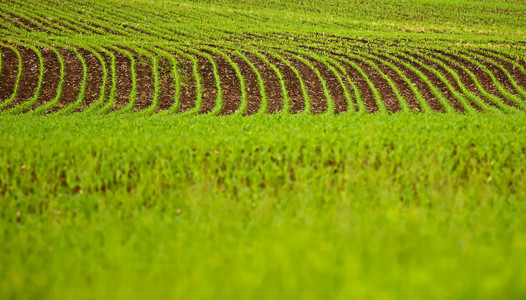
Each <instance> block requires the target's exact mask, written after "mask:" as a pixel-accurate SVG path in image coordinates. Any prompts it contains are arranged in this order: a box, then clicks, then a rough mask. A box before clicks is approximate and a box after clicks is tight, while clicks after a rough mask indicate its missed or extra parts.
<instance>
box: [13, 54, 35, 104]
mask: <svg viewBox="0 0 526 300" xmlns="http://www.w3.org/2000/svg"><path fill="white" fill-rule="evenodd" d="M17 48H18V51H20V55H21V57H22V75H21V77H20V82H19V84H18V90H17V93H16V97H15V99H14V101H13V102H12V103H11V104H10V105H9V107H10V108H11V107H14V106H16V105H18V104H21V103H22V102H26V101H28V100H29V99H30V98H31V97H32V96H33V94H34V92H35V89H36V87H37V83H38V75H39V72H40V67H39V62H38V56H37V54H36V53H35V52H33V51H32V50H30V49H28V48H25V47H17Z"/></svg>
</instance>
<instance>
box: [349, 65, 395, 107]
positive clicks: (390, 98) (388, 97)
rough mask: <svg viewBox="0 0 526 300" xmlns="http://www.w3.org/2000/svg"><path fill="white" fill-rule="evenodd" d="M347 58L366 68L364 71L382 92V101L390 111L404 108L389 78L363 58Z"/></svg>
mask: <svg viewBox="0 0 526 300" xmlns="http://www.w3.org/2000/svg"><path fill="white" fill-rule="evenodd" d="M347 58H348V59H349V60H351V61H353V62H354V63H355V64H357V65H358V66H360V67H361V68H362V69H363V70H364V72H365V73H366V74H368V75H369V78H370V80H371V82H372V83H373V84H374V86H375V87H376V88H377V89H378V91H379V92H380V95H381V98H382V101H384V103H385V107H386V108H387V110H388V111H390V112H397V111H400V110H401V109H402V108H401V107H400V103H398V99H397V98H396V94H395V93H394V92H393V89H391V87H390V86H389V83H388V82H387V80H385V79H384V78H383V77H382V75H380V73H378V72H377V71H376V70H375V69H373V68H372V67H371V66H369V64H367V63H364V62H363V61H361V60H358V59H354V58H351V57H347Z"/></svg>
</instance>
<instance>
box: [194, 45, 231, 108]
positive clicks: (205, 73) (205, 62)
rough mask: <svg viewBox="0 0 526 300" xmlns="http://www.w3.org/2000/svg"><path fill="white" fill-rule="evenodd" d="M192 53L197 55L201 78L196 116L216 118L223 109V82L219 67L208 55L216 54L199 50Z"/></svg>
mask: <svg viewBox="0 0 526 300" xmlns="http://www.w3.org/2000/svg"><path fill="white" fill-rule="evenodd" d="M193 51H194V53H195V54H197V55H198V62H199V66H200V67H199V69H200V72H201V73H200V74H201V78H202V80H203V81H202V84H201V92H202V95H201V97H202V104H201V107H200V109H199V111H198V114H210V115H214V116H217V115H219V114H220V113H221V112H222V111H223V108H224V103H223V94H224V90H223V80H221V75H220V74H219V67H218V65H217V62H216V60H215V58H214V57H213V56H212V55H211V54H210V53H214V54H216V55H217V53H216V52H214V51H213V50H208V51H209V52H206V51H202V50H201V49H199V50H197V49H193Z"/></svg>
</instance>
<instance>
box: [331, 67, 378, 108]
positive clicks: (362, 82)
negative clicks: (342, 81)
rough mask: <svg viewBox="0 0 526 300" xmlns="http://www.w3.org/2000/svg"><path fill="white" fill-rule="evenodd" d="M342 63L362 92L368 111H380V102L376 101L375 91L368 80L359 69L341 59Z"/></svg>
mask: <svg viewBox="0 0 526 300" xmlns="http://www.w3.org/2000/svg"><path fill="white" fill-rule="evenodd" d="M339 62H340V63H341V65H342V66H343V67H344V68H345V70H346V71H347V74H349V77H351V80H352V81H353V83H354V84H355V85H356V86H357V87H358V89H359V90H360V92H361V94H362V98H363V101H364V105H365V109H366V110H367V112H368V113H375V112H377V111H378V104H377V103H376V100H375V99H374V93H373V91H372V90H371V88H370V87H369V85H368V84H367V80H366V79H365V78H364V77H363V76H362V75H361V74H360V72H358V70H356V69H354V68H353V67H352V66H351V65H349V64H348V63H346V62H344V61H339Z"/></svg>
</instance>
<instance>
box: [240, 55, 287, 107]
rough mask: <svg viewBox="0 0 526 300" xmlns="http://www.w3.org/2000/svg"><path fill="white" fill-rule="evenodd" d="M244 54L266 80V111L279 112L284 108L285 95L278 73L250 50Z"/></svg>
mask: <svg viewBox="0 0 526 300" xmlns="http://www.w3.org/2000/svg"><path fill="white" fill-rule="evenodd" d="M243 54H244V55H245V56H246V57H247V58H248V59H249V60H250V62H252V64H254V66H255V67H256V69H257V70H258V71H259V73H260V74H261V77H263V80H264V81H265V82H264V83H265V92H266V94H267V101H268V104H267V111H266V112H268V113H270V114H274V113H277V112H278V111H280V110H281V109H282V108H283V103H282V101H281V100H282V98H283V95H282V94H281V86H280V84H279V78H278V75H276V73H275V72H274V70H272V68H271V67H270V66H269V65H267V64H266V63H265V62H264V61H262V60H261V59H260V58H258V57H257V56H256V55H254V54H252V53H249V52H243Z"/></svg>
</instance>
